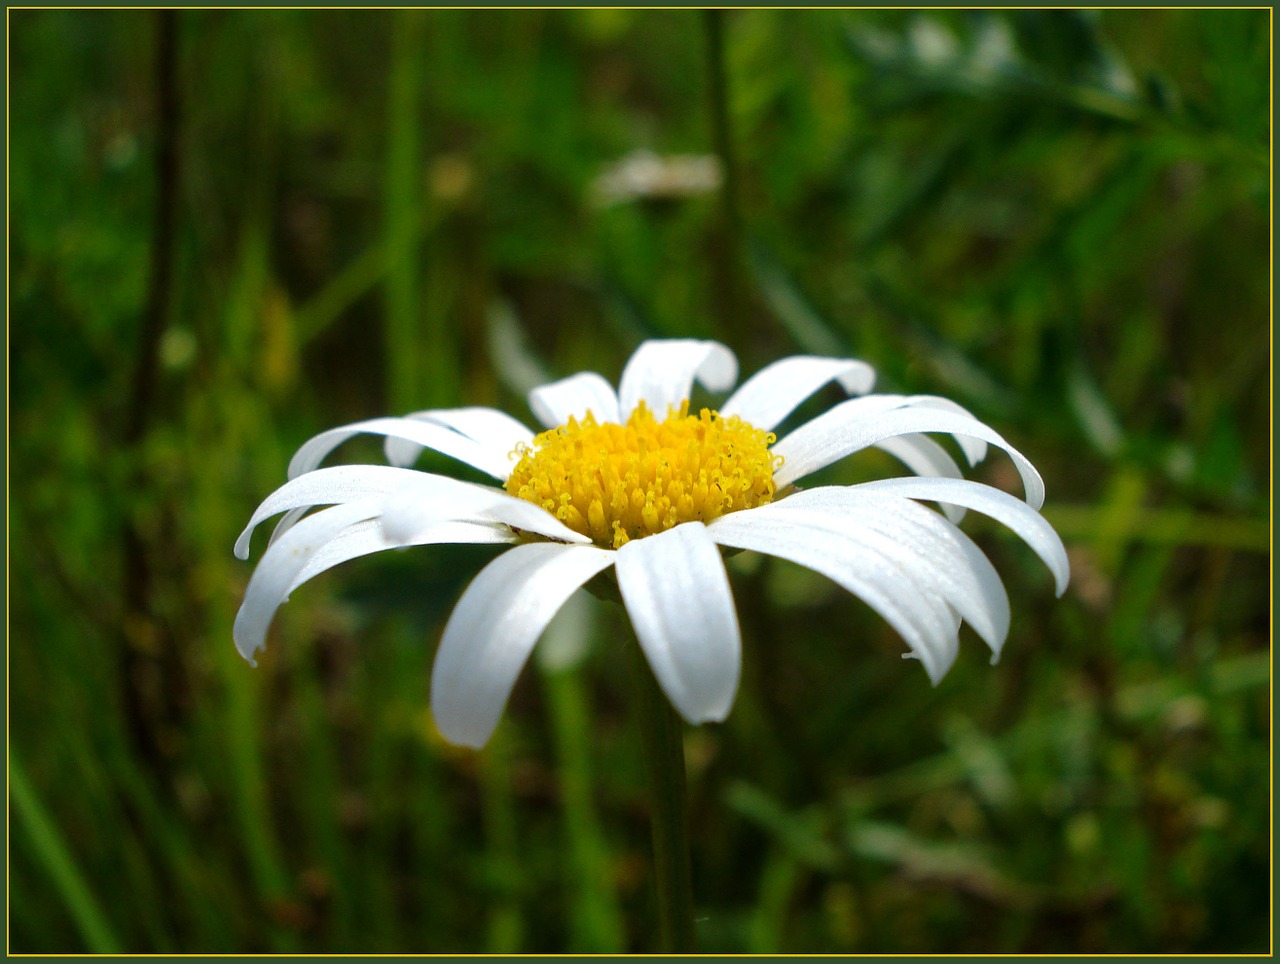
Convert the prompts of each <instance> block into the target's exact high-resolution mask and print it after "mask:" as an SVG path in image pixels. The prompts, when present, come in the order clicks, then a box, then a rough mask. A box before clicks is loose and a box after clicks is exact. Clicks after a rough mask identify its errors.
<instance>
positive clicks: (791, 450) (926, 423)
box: [772, 395, 1044, 509]
mask: <svg viewBox="0 0 1280 964" xmlns="http://www.w3.org/2000/svg"><path fill="white" fill-rule="evenodd" d="M877 397H879V396H876V395H870V396H868V397H867V398H865V399H861V398H856V399H852V400H851V401H848V402H841V403H840V404H839V405H837V406H836V407H835V408H833V409H831V410H830V411H828V412H825V413H824V414H822V415H819V416H818V417H817V418H815V419H813V420H812V421H810V422H807V423H805V424H804V425H801V426H800V427H799V428H797V429H796V430H795V431H794V432H792V433H791V434H790V435H788V436H787V437H786V438H784V439H782V440H781V441H780V442H778V444H776V445H775V446H773V449H772V451H773V453H774V454H775V455H780V456H782V458H783V459H784V462H783V465H782V467H781V468H780V469H778V471H777V472H775V473H774V481H775V482H776V483H777V484H778V486H779V488H781V487H783V486H785V485H788V484H790V483H792V482H794V481H796V480H797V479H800V478H803V477H804V476H806V475H808V474H809V473H811V472H816V471H817V470H818V469H820V468H823V467H825V466H827V465H830V464H831V463H832V462H836V461H839V460H840V459H842V458H844V457H845V456H847V455H851V454H852V453H854V452H857V451H859V450H860V449H864V448H866V447H867V446H869V445H874V444H875V443H876V442H879V441H881V440H882V439H886V438H892V437H893V436H896V435H910V434H914V433H918V432H946V433H948V434H950V435H957V436H958V435H967V436H971V437H973V438H977V439H982V440H984V441H986V442H990V443H991V444H992V445H997V446H999V447H1000V448H1002V449H1004V450H1005V451H1006V452H1007V453H1008V454H1009V457H1010V458H1012V459H1013V462H1014V465H1015V466H1017V469H1018V474H1019V475H1021V476H1022V483H1023V485H1024V486H1025V487H1026V490H1027V496H1026V501H1027V503H1028V504H1029V505H1031V506H1032V507H1033V508H1037V509H1038V508H1039V507H1040V506H1041V505H1043V504H1044V481H1043V480H1042V479H1041V478H1040V473H1039V472H1037V471H1036V470H1035V466H1033V465H1032V464H1031V463H1030V462H1029V461H1027V459H1026V457H1025V456H1024V455H1023V454H1022V453H1021V452H1019V451H1018V450H1017V449H1015V448H1014V447H1013V446H1012V445H1010V444H1009V443H1008V442H1006V441H1005V440H1004V439H1003V438H1002V437H1001V436H1000V435H999V434H998V433H996V432H995V431H993V430H992V429H991V428H989V427H988V426H986V425H984V424H982V423H981V422H979V421H978V420H977V419H973V418H969V417H967V416H964V415H958V414H956V413H954V412H946V411H941V410H939V409H935V408H895V409H891V410H888V411H880V412H878V413H876V414H875V415H874V417H868V415H867V414H866V412H864V411H862V410H859V409H855V408H850V407H847V406H856V405H857V404H858V403H859V402H870V401H871V400H873V399H875V398H877Z"/></svg>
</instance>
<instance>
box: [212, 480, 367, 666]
mask: <svg viewBox="0 0 1280 964" xmlns="http://www.w3.org/2000/svg"><path fill="white" fill-rule="evenodd" d="M377 514H378V500H377V499H376V498H368V499H362V500H360V501H358V502H349V503H347V504H346V505H336V506H334V507H333V508H331V509H324V510H323V511H321V512H317V513H316V514H315V515H312V516H308V517H307V518H305V519H303V520H302V521H301V522H299V523H298V524H297V525H296V526H294V527H293V528H292V529H290V530H289V531H288V532H286V533H285V534H284V535H283V536H281V537H280V539H278V540H277V541H276V542H275V543H274V544H273V545H272V546H271V547H270V548H269V549H267V551H266V553H264V554H263V556H262V559H261V560H260V561H259V562H258V568H257V569H255V570H254V571H253V576H251V577H250V579H249V585H248V588H246V589H245V593H244V602H243V603H241V604H240V611H239V612H238V613H236V621H235V625H234V627H233V628H232V635H233V636H234V637H235V641H236V649H238V650H239V651H240V655H241V656H243V657H244V658H245V659H247V660H248V661H249V662H250V663H253V662H254V660H253V654H254V653H256V652H257V651H258V650H260V649H261V648H262V646H263V643H264V641H265V639H266V635H267V627H268V626H270V625H271V619H272V617H273V616H274V615H275V612H276V610H277V609H278V608H280V604H281V603H282V602H283V601H284V599H285V597H286V596H287V595H288V593H289V588H290V587H291V586H292V585H293V583H294V577H295V576H296V575H297V574H298V573H299V572H301V571H302V570H303V569H304V568H305V567H306V565H307V562H308V560H310V558H311V557H312V556H313V555H314V554H315V553H316V552H318V551H320V550H321V549H322V548H323V547H324V546H325V544H326V543H328V542H330V541H331V540H332V539H334V538H335V537H336V536H337V535H338V534H339V533H340V532H342V530H343V529H345V528H347V527H348V526H352V525H355V524H356V523H357V522H363V521H364V520H366V519H372V518H374V517H375V516H376V515H377ZM254 665H257V664H256V663H254Z"/></svg>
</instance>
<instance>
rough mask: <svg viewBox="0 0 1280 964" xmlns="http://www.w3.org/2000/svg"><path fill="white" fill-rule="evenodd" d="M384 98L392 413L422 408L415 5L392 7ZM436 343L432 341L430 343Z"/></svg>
mask: <svg viewBox="0 0 1280 964" xmlns="http://www.w3.org/2000/svg"><path fill="white" fill-rule="evenodd" d="M388 23H389V24H390V29H391V67H390V78H389V89H388V99H387V161H386V165H387V166H386V178H385V182H384V183H385V195H384V209H383V215H384V223H385V234H386V239H387V255H388V265H387V276H386V282H385V295H386V297H385V308H386V341H385V351H386V355H385V357H386V365H387V395H388V403H389V404H390V407H391V410H392V411H393V412H395V413H397V414H399V413H402V412H407V411H409V410H411V409H414V408H421V407H423V394H422V393H423V370H422V357H423V355H424V348H425V347H426V346H424V344H423V339H422V338H421V337H420V329H421V318H422V307H421V302H422V293H421V290H420V284H419V281H420V279H419V276H418V272H419V257H418V241H419V236H418V224H419V221H420V214H419V212H420V210H421V206H422V183H423V177H422V170H423V165H422V145H421V142H420V131H419V124H420V116H421V101H420V96H419V95H420V93H421V90H422V87H423V65H424V60H425V58H424V56H423V54H424V43H423V40H424V35H425V24H426V21H425V19H424V17H423V15H422V12H421V11H418V10H411V11H395V12H394V13H393V14H391V19H390V20H389V21H388ZM432 347H433V348H434V347H437V346H432Z"/></svg>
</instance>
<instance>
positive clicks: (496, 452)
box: [289, 418, 511, 481]
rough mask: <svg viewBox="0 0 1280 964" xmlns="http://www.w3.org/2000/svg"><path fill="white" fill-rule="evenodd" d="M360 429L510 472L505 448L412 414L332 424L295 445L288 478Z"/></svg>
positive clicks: (492, 471) (501, 473)
mask: <svg viewBox="0 0 1280 964" xmlns="http://www.w3.org/2000/svg"><path fill="white" fill-rule="evenodd" d="M362 433H363V434H369V435H388V436H394V437H396V438H402V439H406V440H408V441H410V442H414V443H416V444H418V445H421V446H423V447H425V448H429V449H434V450H435V451H437V452H441V453H443V454H444V455H448V456H450V457H451V458H455V459H458V460H459V461H460V462H466V463H467V464H468V465H473V466H475V467H476V468H477V469H479V470H480V471H482V472H486V473H488V474H489V475H492V476H493V477H494V478H495V479H501V480H503V481H505V480H506V478H507V476H508V475H510V474H511V459H510V457H509V456H510V451H509V450H508V449H505V448H502V447H500V446H494V445H491V444H485V443H481V442H478V441H476V440H475V439H473V438H468V437H467V436H465V435H462V434H460V433H458V432H455V431H454V430H453V429H450V428H446V427H445V426H443V425H438V424H436V423H434V422H424V421H421V420H418V419H412V418H371V419H369V420H368V421H364V422H355V423H353V424H351V425H343V426H341V427H340V428H331V429H329V431H327V432H321V433H320V434H319V435H317V436H315V437H314V438H312V439H310V440H309V441H307V442H306V443H305V444H303V446H302V448H300V449H298V451H297V452H296V453H295V454H294V456H293V459H292V461H290V463H289V478H291V479H293V478H297V477H298V476H299V475H302V473H304V472H310V471H311V470H312V469H314V468H315V467H316V466H318V465H319V464H320V463H321V462H323V461H324V458H325V456H326V455H328V454H329V453H330V452H332V451H333V450H334V449H335V448H337V447H338V446H339V445H341V444H342V443H343V442H345V441H346V440H347V439H349V438H352V437H354V436H356V435H360V434H362Z"/></svg>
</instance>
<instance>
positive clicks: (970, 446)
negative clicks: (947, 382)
mask: <svg viewBox="0 0 1280 964" xmlns="http://www.w3.org/2000/svg"><path fill="white" fill-rule="evenodd" d="M906 407H908V408H932V409H936V410H937V411H940V412H954V413H955V414H956V415H964V416H965V417H966V418H972V419H975V420H977V416H976V415H974V414H973V412H971V411H969V410H968V409H967V408H965V407H964V406H963V405H961V404H959V403H958V402H953V401H952V400H951V399H949V398H943V397H942V396H941V395H908V396H907V398H906ZM956 443H957V444H958V445H959V446H960V451H962V452H964V457H965V458H966V459H967V460H968V462H969V464H970V465H977V464H978V463H979V462H981V461H982V460H983V459H985V458H986V457H987V443H986V442H984V441H983V440H982V439H980V438H972V437H971V436H968V435H957V436H956Z"/></svg>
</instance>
